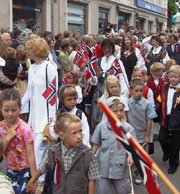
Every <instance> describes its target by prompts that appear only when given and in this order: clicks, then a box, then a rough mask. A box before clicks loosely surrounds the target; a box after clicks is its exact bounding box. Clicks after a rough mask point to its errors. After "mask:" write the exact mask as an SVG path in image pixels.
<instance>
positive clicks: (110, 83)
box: [100, 75, 129, 121]
mask: <svg viewBox="0 0 180 194" xmlns="http://www.w3.org/2000/svg"><path fill="white" fill-rule="evenodd" d="M111 96H118V97H120V99H121V101H122V102H123V103H124V105H125V107H124V117H123V118H124V120H125V121H127V116H126V112H127V111H128V110H129V107H128V102H127V99H126V98H125V97H124V96H122V95H121V86H120V82H119V79H118V78H117V77H116V76H114V75H108V76H107V77H106V80H105V83H104V94H103V95H102V96H101V98H100V99H101V100H102V101H104V102H105V103H106V101H107V100H108V98H109V97H111ZM102 120H106V116H105V114H103V115H102Z"/></svg>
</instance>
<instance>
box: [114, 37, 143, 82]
mask: <svg viewBox="0 0 180 194" xmlns="http://www.w3.org/2000/svg"><path fill="white" fill-rule="evenodd" d="M118 57H119V58H120V60H121V61H122V63H123V65H124V68H125V71H126V74H127V77H128V81H129V82H130V81H131V77H132V72H133V70H134V67H135V66H137V67H142V68H145V69H146V67H145V61H144V59H143V57H142V55H141V52H140V50H139V49H138V48H136V47H134V44H133V41H132V38H131V37H130V36H124V37H123V39H122V45H121V49H120V52H119V56H118Z"/></svg>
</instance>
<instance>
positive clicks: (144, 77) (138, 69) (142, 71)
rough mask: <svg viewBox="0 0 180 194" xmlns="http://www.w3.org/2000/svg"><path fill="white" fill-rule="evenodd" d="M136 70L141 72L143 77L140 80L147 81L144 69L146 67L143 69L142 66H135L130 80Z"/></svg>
mask: <svg viewBox="0 0 180 194" xmlns="http://www.w3.org/2000/svg"><path fill="white" fill-rule="evenodd" d="M136 72H140V73H141V74H142V78H143V80H142V81H144V82H147V80H148V76H147V71H146V69H144V68H142V67H136V68H134V70H133V73H132V80H134V74H135V73H136Z"/></svg>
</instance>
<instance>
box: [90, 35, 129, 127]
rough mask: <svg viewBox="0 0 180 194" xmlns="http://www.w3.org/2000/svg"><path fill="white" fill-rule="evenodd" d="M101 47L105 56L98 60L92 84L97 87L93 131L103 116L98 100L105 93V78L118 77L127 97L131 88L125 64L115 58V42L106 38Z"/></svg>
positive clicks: (123, 92)
mask: <svg viewBox="0 0 180 194" xmlns="http://www.w3.org/2000/svg"><path fill="white" fill-rule="evenodd" d="M101 46H102V50H103V53H104V56H103V57H102V58H100V59H98V62H97V76H94V77H92V78H91V83H92V84H93V85H95V88H94V92H93V98H92V99H93V100H92V118H91V130H93V129H95V127H96V125H97V124H98V123H99V122H100V121H101V116H102V114H100V112H99V109H98V107H97V100H98V99H99V98H100V97H101V96H102V94H103V93H104V80H105V78H106V77H107V76H108V75H115V76H116V77H118V78H119V81H120V85H121V94H124V95H126V94H127V91H128V87H129V84H128V80H127V75H126V73H125V70H124V67H123V64H122V62H121V61H120V60H117V58H116V57H115V56H114V52H115V46H114V42H113V40H112V39H109V38H106V39H104V40H103V41H102V44H101Z"/></svg>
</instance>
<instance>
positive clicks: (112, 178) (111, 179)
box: [91, 96, 134, 194]
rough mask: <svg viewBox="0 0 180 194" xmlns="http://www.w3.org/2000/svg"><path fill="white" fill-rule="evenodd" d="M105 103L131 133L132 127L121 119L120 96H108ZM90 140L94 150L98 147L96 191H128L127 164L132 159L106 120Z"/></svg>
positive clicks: (118, 193)
mask: <svg viewBox="0 0 180 194" xmlns="http://www.w3.org/2000/svg"><path fill="white" fill-rule="evenodd" d="M106 104H107V106H109V108H110V109H111V110H112V111H113V112H114V113H115V115H116V116H117V117H118V119H119V120H120V121H121V122H122V124H123V125H124V126H125V127H126V128H127V129H128V130H129V131H130V132H132V133H133V131H134V129H133V127H132V126H131V125H129V124H128V123H127V122H125V121H124V120H123V115H124V107H125V105H124V104H123V103H122V102H121V98H119V97H114V96H113V97H110V98H108V100H107V101H106ZM91 141H92V143H93V146H92V149H93V150H94V151H96V150H97V149H98V148H99V151H98V154H97V158H98V162H99V166H100V179H99V181H98V183H99V184H98V187H97V193H98V194H105V193H116V194H120V193H123V194H128V193H130V190H131V187H130V182H129V176H128V174H129V173H128V167H127V165H130V166H131V165H132V159H131V157H130V156H128V158H127V154H126V151H125V149H124V148H123V146H122V145H121V143H120V142H119V140H117V137H116V134H115V133H114V132H113V130H112V128H111V126H110V123H109V122H108V121H102V122H101V123H99V124H98V125H97V127H96V128H95V131H94V133H93V136H92V139H91ZM113 191H115V192H113Z"/></svg>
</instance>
